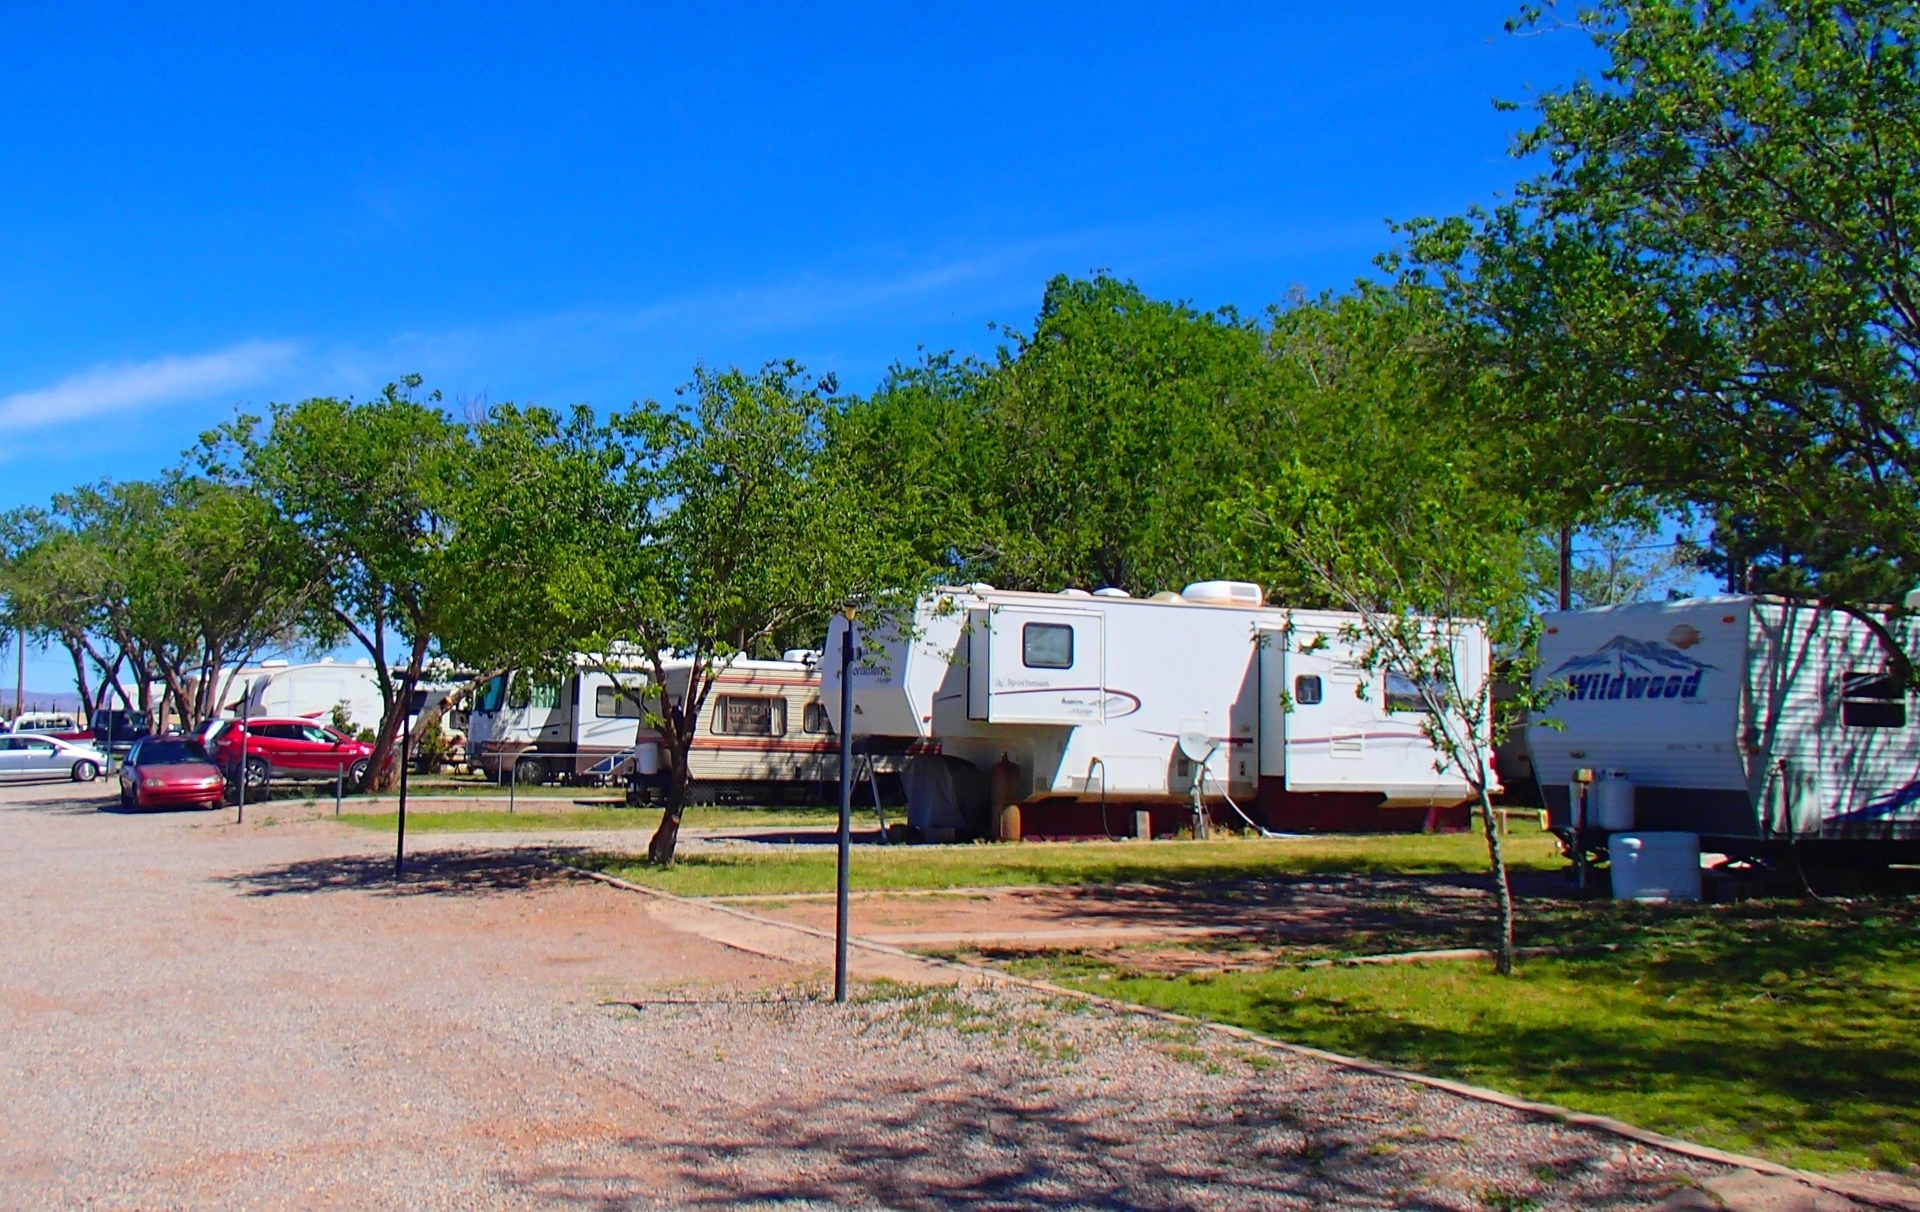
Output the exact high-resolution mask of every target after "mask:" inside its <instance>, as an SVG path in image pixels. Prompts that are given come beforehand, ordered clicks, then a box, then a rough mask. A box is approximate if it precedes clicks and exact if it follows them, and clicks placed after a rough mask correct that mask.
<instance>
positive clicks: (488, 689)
mask: <svg viewBox="0 0 1920 1212" xmlns="http://www.w3.org/2000/svg"><path fill="white" fill-rule="evenodd" d="M506 697H507V675H506V674H504V673H501V674H496V675H494V676H493V677H490V678H488V679H487V683H486V685H484V686H482V687H480V692H479V693H478V694H476V695H474V696H473V709H474V710H475V711H498V710H500V700H502V699H504V698H506Z"/></svg>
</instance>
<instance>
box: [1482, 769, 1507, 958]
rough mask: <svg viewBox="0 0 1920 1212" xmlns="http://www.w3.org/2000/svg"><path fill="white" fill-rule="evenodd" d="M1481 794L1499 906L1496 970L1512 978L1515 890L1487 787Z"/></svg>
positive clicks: (1483, 820)
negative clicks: (1508, 876) (1509, 877)
mask: <svg viewBox="0 0 1920 1212" xmlns="http://www.w3.org/2000/svg"><path fill="white" fill-rule="evenodd" d="M1477 790H1478V791H1479V793H1480V823H1481V825H1482V826H1483V827H1484V828H1485V829H1486V831H1487V858H1488V860H1489V861H1490V862H1491V863H1492V865H1493V891H1494V896H1495V897H1496V898H1497V899H1498V901H1499V904H1500V942H1499V945H1498V946H1497V947H1495V948H1494V958H1493V968H1494V971H1496V972H1498V973H1499V974H1500V975H1501V976H1512V975H1513V888H1512V887H1511V886H1510V885H1509V884H1508V883H1507V856H1506V854H1505V853H1503V852H1502V851H1501V849H1500V827H1499V826H1498V825H1497V824H1496V823H1495V822H1494V819H1493V801H1492V800H1491V799H1489V798H1488V796H1487V788H1486V785H1485V784H1484V783H1482V784H1480V786H1479V787H1478V788H1477Z"/></svg>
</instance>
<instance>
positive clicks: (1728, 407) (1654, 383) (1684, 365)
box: [1409, 0, 1920, 664]
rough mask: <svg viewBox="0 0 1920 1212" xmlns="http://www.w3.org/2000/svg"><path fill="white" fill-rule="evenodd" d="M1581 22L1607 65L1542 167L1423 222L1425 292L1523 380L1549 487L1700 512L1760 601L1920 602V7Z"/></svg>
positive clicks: (1466, 336) (1482, 361)
mask: <svg viewBox="0 0 1920 1212" xmlns="http://www.w3.org/2000/svg"><path fill="white" fill-rule="evenodd" d="M1534 19H1538V18H1537V16H1536V18H1534ZM1584 20H1585V22H1586V23H1587V25H1588V26H1589V28H1590V29H1591V30H1592V31H1593V35H1594V38H1595V41H1596V43H1597V44H1598V45H1599V46H1600V48H1601V50H1602V51H1603V52H1604V53H1605V55H1606V56H1607V60H1608V66H1607V69H1606V71H1605V73H1604V75H1603V78H1602V79H1601V80H1600V81H1598V82H1594V83H1590V84H1582V85H1578V86H1576V87H1574V88H1571V89H1568V90H1565V91H1563V92H1558V93H1552V94H1548V95H1547V96H1546V97H1544V98H1543V99H1542V100H1541V102H1540V104H1539V119H1540V121H1539V125H1538V126H1537V127H1536V128H1535V129H1534V130H1533V131H1532V132H1531V133H1530V134H1528V135H1527V136H1526V137H1525V138H1524V139H1523V140H1522V141H1521V144H1520V148H1519V151H1520V153H1521V154H1523V155H1525V154H1536V153H1537V154H1540V155H1543V156H1544V157H1545V159H1546V161H1547V163H1548V169H1547V171H1546V172H1545V173H1543V174H1542V175H1541V176H1539V177H1538V178H1536V179H1535V180H1533V181H1531V182H1529V183H1528V184H1527V185H1526V186H1525V187H1524V188H1523V189H1522V190H1521V191H1520V193H1519V195H1518V197H1517V198H1516V200H1515V201H1514V202H1512V203H1511V204H1509V205H1506V206H1503V207H1499V208H1497V209H1494V210H1492V211H1486V212H1474V213H1470V214H1469V215H1467V216H1465V217H1463V218H1460V219H1455V220H1449V221H1445V222H1441V223H1425V222H1423V223H1417V224H1413V225H1411V227H1410V234H1411V237H1412V239H1411V245H1410V252H1411V260H1410V262H1409V272H1410V277H1411V279H1412V280H1416V281H1418V282H1419V283H1421V284H1422V285H1423V286H1430V287H1432V288H1434V289H1436V290H1438V291H1439V292H1440V294H1441V295H1442V296H1443V297H1444V299H1445V301H1446V304H1447V309H1448V311H1449V312H1450V314H1451V315H1452V316H1453V317H1454V318H1455V320H1456V321H1457V323H1456V326H1455V328H1454V330H1453V332H1452V334H1451V343H1452V345H1453V348H1454V352H1455V357H1456V362H1457V364H1458V365H1460V366H1462V367H1467V368H1471V373H1476V374H1484V373H1487V372H1488V371H1489V370H1491V371H1492V372H1493V373H1497V374H1499V375H1500V376H1502V378H1503V380H1504V381H1505V383H1506V384H1507V390H1506V391H1505V392H1504V393H1503V401H1504V402H1503V407H1502V412H1503V419H1502V424H1503V425H1505V426H1506V427H1508V428H1510V429H1511V430H1513V431H1514V432H1516V433H1519V434H1522V435H1525V440H1527V441H1528V442H1529V443H1530V444H1531V445H1532V448H1533V450H1534V451H1535V452H1536V454H1537V455H1538V456H1539V457H1538V459H1537V460H1536V461H1535V462H1534V463H1533V464H1532V466H1533V469H1534V471H1535V472H1536V474H1539V475H1540V476H1541V477H1542V478H1543V479H1544V480H1546V481H1547V482H1548V483H1549V484H1556V485H1572V486H1576V488H1575V490H1574V493H1575V495H1576V496H1577V495H1578V494H1579V492H1586V493H1588V494H1591V495H1592V496H1594V497H1596V498H1599V497H1605V496H1607V495H1608V494H1609V493H1613V492H1616V491H1620V490H1626V491H1630V492H1642V493H1645V494H1648V495H1650V496H1651V497H1652V498H1654V499H1656V500H1657V501H1659V502H1661V503H1663V504H1665V505H1667V506H1670V507H1673V508H1676V509H1683V510H1684V509H1689V508H1694V509H1698V510H1701V511H1704V512H1705V513H1706V514H1707V515H1708V516H1709V517H1711V518H1712V519H1713V520H1714V522H1715V524H1716V531H1715V536H1714V542H1715V547H1716V549H1717V552H1718V558H1719V560H1720V562H1721V565H1722V566H1723V567H1725V566H1727V565H1729V564H1731V565H1732V566H1733V567H1734V568H1735V570H1736V571H1737V570H1738V568H1739V567H1740V566H1741V565H1742V564H1745V563H1749V562H1750V563H1751V565H1752V568H1753V572H1754V578H1755V583H1756V584H1757V585H1758V586H1759V587H1761V588H1765V589H1768V590H1772V591H1778V592H1787V593H1796V594H1806V595H1816V596H1822V597H1826V598H1829V599H1832V600H1834V601H1836V602H1838V603H1841V604H1853V605H1859V604H1862V603H1871V602H1891V603H1896V604H1897V603H1899V602H1900V601H1901V600H1902V599H1903V597H1904V595H1905V593H1906V591H1907V590H1908V589H1909V588H1910V587H1912V586H1913V585H1914V584H1915V582H1916V580H1920V539H1916V537H1915V536H1916V535H1920V526H1917V525H1916V522H1920V514H1917V513H1916V510H1917V509H1920V487H1916V480H1915V471H1916V468H1915V462H1914V440H1915V436H1916V433H1917V432H1920V383H1916V378H1915V371H1916V365H1917V363H1916V358H1920V260H1916V256H1920V254H1917V253H1916V251H1915V250H1916V247H1920V239H1917V238H1920V126H1917V125H1916V124H1915V122H1914V120H1913V115H1914V114H1915V113H1916V112H1920V70H1917V67H1920V60H1917V59H1916V55H1920V37H1917V35H1920V13H1916V11H1915V10H1914V8H1913V7H1912V6H1911V5H1908V4H1898V3H1891V2H1886V0H1872V2H1864V3H1849V4H1844V5H1832V4H1812V3H1806V2H1803V0H1763V2H1760V3H1754V4H1732V3H1710V4H1704V5H1696V4H1689V3H1681V2H1679V0H1605V2H1604V3H1601V4H1599V5H1597V6H1596V8H1595V9H1594V11H1592V12H1591V13H1589V14H1587V15H1586V17H1585V18H1584ZM1889 643H1890V641H1889ZM1896 662H1897V663H1899V664H1905V663H1906V662H1905V661H1904V658H1898V656H1897V654H1896Z"/></svg>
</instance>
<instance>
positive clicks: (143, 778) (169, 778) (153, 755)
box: [120, 736, 227, 808]
mask: <svg viewBox="0 0 1920 1212" xmlns="http://www.w3.org/2000/svg"><path fill="white" fill-rule="evenodd" d="M226 796H227V780H226V779H225V778H224V777H223V776H222V775H221V773H220V768H219V767H218V766H215V765H214V764H213V763H212V762H211V761H208V760H207V751H206V749H205V747H203V746H202V745H201V744H200V742H199V741H196V740H194V739H193V738H192V737H186V736H145V737H141V738H140V739H139V740H138V741H135V742H134V745H133V748H132V749H130V750H128V751H127V760H126V764H125V765H123V766H121V767H120V806H121V807H122V808H218V807H219V806H220V804H221V802H222V801H223V800H225V799H226Z"/></svg>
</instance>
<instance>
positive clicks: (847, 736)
mask: <svg viewBox="0 0 1920 1212" xmlns="http://www.w3.org/2000/svg"><path fill="white" fill-rule="evenodd" d="M844 613H845V614H846V616H847V629H846V630H845V631H843V632H841V633H840V865H839V872H838V878H837V881H836V882H835V884H834V898H833V904H834V916H833V1001H834V1004H835V1005H844V1004H845V1003H846V1000H847V888H848V878H847V867H848V865H849V863H851V861H852V859H853V616H854V613H855V612H854V608H853V607H851V606H848V607H846V608H845V612H844Z"/></svg>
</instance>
